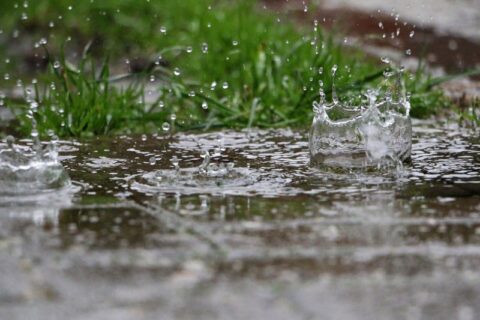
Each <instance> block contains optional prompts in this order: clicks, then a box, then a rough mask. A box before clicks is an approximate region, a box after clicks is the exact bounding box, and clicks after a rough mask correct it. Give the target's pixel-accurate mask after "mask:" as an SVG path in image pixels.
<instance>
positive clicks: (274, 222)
mask: <svg viewBox="0 0 480 320" xmlns="http://www.w3.org/2000/svg"><path fill="white" fill-rule="evenodd" d="M206 151H208V154H209V155H211V158H210V160H209V163H210V164H215V166H214V169H215V168H216V169H218V168H223V169H224V170H226V171H222V172H220V173H219V174H218V175H216V174H213V175H212V174H211V173H210V175H209V174H206V173H205V172H203V173H202V171H201V168H202V164H204V163H205V157H203V158H202V155H203V156H205V154H206V153H205V152H206ZM59 152H60V159H62V164H63V165H64V166H65V168H66V171H67V172H68V174H69V176H70V177H71V179H72V181H73V182H74V184H75V185H78V186H81V188H80V187H79V189H78V190H76V192H74V193H69V194H68V195H63V194H58V193H54V195H57V196H58V197H57V198H55V197H54V196H53V195H47V196H45V197H44V198H43V200H42V198H41V199H40V200H39V199H35V201H31V202H24V203H22V204H17V205H10V206H8V207H5V206H2V207H0V270H1V271H2V273H3V274H4V275H5V276H3V277H1V278H0V286H1V287H2V288H6V290H2V291H1V292H0V306H1V308H0V316H1V317H2V318H15V317H16V316H17V315H22V317H24V316H25V317H28V316H32V317H35V318H36V319H65V318H71V319H85V318H90V319H118V318H122V317H124V318H125V317H126V318H129V317H135V318H138V319H150V318H158V317H159V316H161V317H166V318H183V319H212V318H222V319H223V318H225V319H226V318H228V319H232V318H233V319H243V318H245V317H252V318H267V317H276V318H279V319H282V318H285V319H305V318H315V317H316V315H319V314H323V315H325V316H326V317H327V318H328V317H331V318H339V317H341V318H342V319H371V318H372V315H375V317H377V316H378V315H380V316H381V317H383V316H382V315H384V318H390V319H397V318H398V319H401V318H403V317H405V312H406V311H405V310H407V313H408V314H409V315H411V318H412V319H415V318H418V319H420V318H432V319H433V318H435V319H452V318H458V319H475V318H476V317H477V315H478V314H480V313H479V312H480V310H479V308H478V304H477V303H476V302H477V301H478V300H479V299H480V291H479V290H478V283H480V274H479V273H478V268H477V266H478V263H479V262H480V246H479V244H480V139H479V138H478V137H476V136H474V135H472V134H471V132H468V131H464V130H463V129H460V128H458V127H456V126H450V125H448V124H445V125H443V126H438V124H436V125H434V124H433V123H429V122H418V121H415V122H414V123H413V146H412V153H411V158H412V160H411V164H406V165H405V167H404V169H403V170H404V172H403V174H402V176H401V177H400V178H399V177H397V176H395V175H391V174H389V173H388V172H382V171H380V172H378V171H376V172H375V171H365V172H358V171H354V172H351V173H348V172H335V171H322V170H320V169H317V168H314V167H310V166H309V165H308V163H309V150H308V133H307V132H300V131H292V130H268V131H261V130H260V131H259V130H253V131H224V132H222V133H221V134H219V133H206V134H177V135H174V136H173V137H170V136H161V135H159V136H147V137H138V138H135V137H118V138H112V139H107V138H96V139H93V140H84V141H76V142H75V141H74V142H59ZM172 159H173V161H172ZM230 163H231V164H233V166H230V167H229V166H228V164H230ZM176 166H178V169H177V168H176ZM227 168H229V170H230V171H228V170H227ZM215 172H216V171H215ZM217 173H218V172H217ZM158 177H161V178H162V179H163V180H162V179H160V182H158V183H156V184H152V183H151V182H152V180H155V179H156V180H158ZM41 200H42V201H41ZM246 306H247V307H246ZM53 310H55V312H53ZM339 314H340V316H339ZM472 315H473V316H472ZM469 316H472V317H470V318H468V317H469ZM462 317H463V318H462Z"/></svg>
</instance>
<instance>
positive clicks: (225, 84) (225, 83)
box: [222, 81, 228, 90]
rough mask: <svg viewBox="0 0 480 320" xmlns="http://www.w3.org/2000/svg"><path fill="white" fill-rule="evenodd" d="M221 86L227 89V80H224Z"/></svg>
mask: <svg viewBox="0 0 480 320" xmlns="http://www.w3.org/2000/svg"><path fill="white" fill-rule="evenodd" d="M222 88H223V89H225V90H226V89H228V82H226V81H225V82H224V83H223V84H222Z"/></svg>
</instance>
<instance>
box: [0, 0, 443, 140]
mask: <svg viewBox="0 0 480 320" xmlns="http://www.w3.org/2000/svg"><path fill="white" fill-rule="evenodd" d="M16 3H17V1H11V0H7V1H2V2H1V4H0V10H1V11H0V12H1V13H0V17H1V18H2V20H1V21H2V24H4V26H2V27H3V28H4V30H6V31H8V32H6V31H5V32H4V33H5V36H7V35H8V34H14V33H15V32H14V31H15V30H16V31H17V33H18V34H19V35H18V39H19V40H17V41H25V42H30V46H31V48H32V49H31V51H32V52H33V54H34V55H35V54H36V57H35V58H36V59H37V60H41V61H44V62H45V63H46V64H47V68H36V67H35V68H34V71H32V70H28V71H27V72H25V74H22V72H21V70H20V71H19V70H13V71H12V70H9V68H10V69H12V66H17V65H21V61H20V60H18V59H19V58H21V56H20V55H15V54H14V55H10V56H9V58H10V59H11V60H12V61H14V62H11V63H10V64H9V65H8V66H6V67H5V66H4V69H3V70H1V69H0V72H2V71H3V73H5V72H10V73H11V74H14V75H15V78H20V79H23V80H24V81H26V80H27V79H29V77H30V78H31V77H32V74H33V76H34V77H35V78H36V79H38V83H40V84H38V83H37V84H36V85H35V86H34V87H35V95H34V99H35V100H36V101H37V102H38V103H39V105H40V107H39V108H38V111H37V113H36V118H37V122H38V126H39V130H40V133H41V134H43V135H45V134H47V133H48V132H50V131H54V132H56V133H57V134H58V135H60V136H64V137H68V136H84V135H100V134H109V133H124V132H152V131H162V126H163V124H164V123H166V122H167V123H170V126H172V127H175V128H177V129H179V130H193V129H210V128H245V127H252V126H255V127H263V128H272V127H284V126H292V127H308V126H309V124H310V122H311V117H312V111H311V105H312V101H313V100H314V99H317V98H318V88H319V82H322V83H323V85H324V87H325V88H327V89H328V88H330V87H331V84H332V76H331V72H330V70H331V69H332V67H333V66H334V65H338V66H339V69H338V72H337V76H336V85H337V87H338V89H339V92H340V93H342V95H343V96H345V97H348V96H352V95H356V94H358V93H359V92H360V91H361V90H364V89H365V88H366V87H368V86H375V85H376V84H377V83H378V82H379V81H380V80H381V79H380V78H381V75H382V72H383V69H384V66H381V65H378V63H377V62H376V61H373V60H371V59H370V58H368V57H366V56H365V55H364V54H363V53H361V52H359V51H356V50H354V49H349V48H345V47H342V46H341V45H340V44H338V43H336V42H335V41H334V38H332V37H331V36H330V35H326V34H325V33H324V32H323V31H322V30H321V29H316V30H314V28H313V25H312V26H311V28H300V27H298V26H296V25H294V24H293V23H292V22H289V21H288V20H287V19H286V18H285V17H283V16H279V15H275V14H272V13H271V12H267V11H265V10H262V9H261V8H260V7H259V6H258V3H257V2H256V1H253V0H252V1H251V0H245V1H227V0H223V1H222V0H218V1H198V0H183V1H177V0H162V1H147V0H103V1H99V0H91V1H61V0H37V1H35V2H33V1H32V2H30V3H29V5H28V6H27V7H24V6H23V4H19V5H18V7H17V8H16V7H15V4H16ZM70 6H71V8H70ZM22 16H23V17H27V19H22ZM41 38H45V39H46V40H47V44H44V45H40V46H39V45H38V42H39V41H40V39H41ZM35 43H37V45H36V46H37V47H39V48H35ZM3 50H4V52H5V51H8V50H9V48H8V46H6V45H5V44H4V45H3ZM27 52H29V51H28V50H27ZM107 56H108V57H109V59H107V58H106V57H107ZM127 60H128V61H129V63H126V62H125V61H127ZM37 64H38V63H37ZM15 78H14V77H11V79H10V80H9V81H7V82H6V83H5V82H4V84H3V85H2V86H0V88H2V87H7V88H8V86H13V85H14V83H15V82H14V81H16V79H15ZM119 78H127V80H128V85H127V86H126V87H125V86H119V85H118V84H117V83H118V80H119ZM28 81H29V80H28ZM433 81H434V79H430V78H428V76H427V75H426V73H425V72H424V71H423V70H422V69H419V72H417V73H416V74H413V75H410V76H407V77H406V82H407V87H408V89H409V91H410V92H411V93H412V105H413V107H414V109H413V111H412V113H413V115H416V116H425V115H428V114H431V113H432V112H435V108H437V107H440V106H441V105H443V104H445V100H444V97H443V95H442V94H441V92H440V91H438V90H435V89H432V86H431V85H430V84H432V83H433ZM122 83H123V82H122ZM52 88H55V90H52ZM327 94H328V90H327ZM151 97H154V98H153V99H152V98H151ZM7 104H8V105H10V106H11V107H12V108H14V110H16V112H17V113H18V112H19V113H20V116H19V119H20V120H21V121H20V123H21V126H20V130H19V131H20V132H23V133H24V134H26V133H27V132H28V130H29V128H30V121H29V120H28V118H27V117H26V116H25V115H26V112H27V111H28V104H25V103H23V102H21V101H19V100H18V99H17V100H12V99H10V100H8V99H7ZM60 111H61V112H60Z"/></svg>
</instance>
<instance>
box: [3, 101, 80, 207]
mask: <svg viewBox="0 0 480 320" xmlns="http://www.w3.org/2000/svg"><path fill="white" fill-rule="evenodd" d="M27 102H29V103H30V110H29V112H28V114H27V116H28V117H29V118H30V120H31V123H32V132H31V138H32V142H31V145H23V146H20V145H16V144H15V139H14V138H13V137H12V136H8V137H7V138H6V139H5V143H0V196H1V197H11V196H26V195H28V196H31V195H35V194H41V193H45V192H49V191H53V190H57V189H61V188H64V187H67V186H69V185H70V184H71V181H70V178H69V177H68V175H67V173H66V172H65V170H64V168H63V166H62V165H61V163H60V161H59V158H58V149H57V144H58V137H57V136H55V135H54V134H53V133H50V137H51V141H50V142H49V143H48V144H46V145H45V146H44V145H43V144H42V142H41V141H40V138H39V133H38V129H37V123H36V120H35V117H34V115H35V112H36V110H37V109H38V103H37V102H36V101H34V100H31V99H30V97H29V96H27Z"/></svg>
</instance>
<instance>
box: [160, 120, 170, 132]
mask: <svg viewBox="0 0 480 320" xmlns="http://www.w3.org/2000/svg"><path fill="white" fill-rule="evenodd" d="M162 130H163V131H165V132H168V131H170V123H168V122H164V123H163V124H162Z"/></svg>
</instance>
